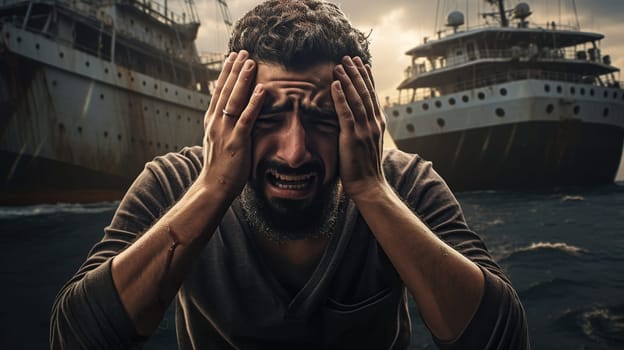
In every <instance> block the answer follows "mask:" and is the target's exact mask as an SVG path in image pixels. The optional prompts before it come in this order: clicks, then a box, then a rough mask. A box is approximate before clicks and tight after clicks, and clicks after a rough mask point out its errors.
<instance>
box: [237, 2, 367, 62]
mask: <svg viewBox="0 0 624 350" xmlns="http://www.w3.org/2000/svg"><path fill="white" fill-rule="evenodd" d="M368 44H369V40H368V36H367V35H365V34H364V33H362V32H361V31H359V30H357V29H356V28H353V26H351V23H350V22H349V20H348V19H347V17H346V16H345V14H344V13H343V12H342V11H341V10H340V8H338V6H336V5H335V4H332V3H329V2H326V1H322V0H296V1H295V0H269V1H266V2H263V3H262V4H260V5H258V6H256V7H255V8H254V9H253V10H251V11H249V12H247V14H245V15H244V16H243V17H242V18H241V19H239V20H238V21H237V22H236V25H235V26H234V29H233V31H232V36H231V37H230V43H229V50H230V52H232V51H235V52H238V51H240V50H243V49H245V50H247V51H249V55H250V58H252V59H254V60H256V61H259V62H266V63H278V64H281V65H282V66H284V67H285V68H286V69H289V70H302V69H305V68H309V67H311V66H313V65H315V64H319V63H328V62H333V63H338V62H340V59H341V58H342V57H343V56H352V57H353V56H359V57H360V58H361V59H362V60H363V61H364V63H369V64H370V61H371V56H370V52H369V50H368Z"/></svg>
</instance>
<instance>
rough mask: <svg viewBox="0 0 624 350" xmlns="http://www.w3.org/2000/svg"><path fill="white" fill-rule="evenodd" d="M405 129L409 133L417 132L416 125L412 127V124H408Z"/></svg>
mask: <svg viewBox="0 0 624 350" xmlns="http://www.w3.org/2000/svg"><path fill="white" fill-rule="evenodd" d="M405 129H407V131H409V132H414V130H415V129H414V125H412V124H407V125H406V126H405Z"/></svg>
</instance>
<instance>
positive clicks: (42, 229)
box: [0, 184, 624, 350]
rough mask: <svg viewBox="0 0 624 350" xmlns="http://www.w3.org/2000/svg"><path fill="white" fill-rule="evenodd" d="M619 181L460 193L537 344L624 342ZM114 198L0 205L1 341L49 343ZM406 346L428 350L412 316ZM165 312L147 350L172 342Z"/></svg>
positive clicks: (623, 205) (623, 201)
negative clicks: (64, 298)
mask: <svg viewBox="0 0 624 350" xmlns="http://www.w3.org/2000/svg"><path fill="white" fill-rule="evenodd" d="M621 185H624V184H620V185H617V184H614V185H608V186H601V187H590V188H566V189H560V190H555V191H548V192H493V191H492V192H491V191H486V192H469V193H459V194H457V197H458V199H459V201H460V203H461V205H462V208H463V209H464V212H465V214H466V218H467V220H468V223H469V224H470V226H471V227H472V228H473V229H474V230H475V231H476V232H477V233H479V234H480V235H481V237H482V238H483V240H484V241H485V243H486V245H487V246H488V249H489V250H490V252H491V254H492V255H493V257H494V258H495V259H496V261H498V262H499V263H500V264H501V266H502V267H503V268H504V270H505V271H506V272H507V274H508V275H509V277H510V278H511V281H512V283H513V284H514V286H515V288H516V290H517V291H518V294H519V295H520V298H521V299H522V302H523V305H524V307H525V309H526V313H527V317H528V324H529V331H530V337H531V344H532V347H533V349H624V186H621ZM117 204H118V203H96V204H89V205H78V204H57V205H38V206H27V207H0V277H1V278H2V287H1V288H0V300H1V301H2V304H1V305H2V306H0V349H46V348H49V345H48V333H49V318H50V309H51V307H52V303H53V301H54V297H55V295H56V293H57V292H58V290H59V289H60V288H61V286H62V285H63V283H64V282H65V281H66V280H67V279H69V278H70V277H71V275H72V274H73V273H74V272H75V271H76V270H77V269H78V267H79V266H80V264H81V263H82V261H83V260H84V259H85V257H86V255H87V253H88V251H89V249H90V247H91V246H92V245H93V244H94V243H95V242H97V241H98V240H100V239H101V237H102V229H103V227H104V226H106V225H107V224H108V223H109V222H110V219H111V217H112V215H113V213H114V211H115V209H116V207H117ZM412 343H413V344H412V346H411V348H412V349H433V348H434V346H433V345H432V342H431V339H430V336H429V335H428V333H427V332H426V330H425V328H424V327H423V326H422V323H421V322H420V319H419V318H418V316H415V320H414V336H413V342H412ZM175 347H176V346H175V327H174V319H173V315H172V313H171V312H169V313H168V314H167V315H166V317H165V319H164V320H163V322H162V323H161V325H160V327H159V329H158V330H157V331H156V333H155V335H154V337H153V338H152V339H151V340H150V342H149V343H148V344H147V346H146V349H152V350H156V349H172V348H175Z"/></svg>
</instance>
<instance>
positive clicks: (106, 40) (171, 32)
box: [0, 0, 227, 204]
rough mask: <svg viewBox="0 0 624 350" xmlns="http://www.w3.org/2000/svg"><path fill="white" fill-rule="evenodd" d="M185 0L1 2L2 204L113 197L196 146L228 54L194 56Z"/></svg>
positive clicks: (193, 25)
mask: <svg viewBox="0 0 624 350" xmlns="http://www.w3.org/2000/svg"><path fill="white" fill-rule="evenodd" d="M219 4H220V5H221V7H222V8H221V9H222V10H226V11H227V7H226V6H227V5H226V3H225V1H222V0H221V1H219ZM184 5H185V7H182V9H183V10H185V12H182V13H180V12H178V13H175V12H174V11H172V10H171V8H167V2H166V0H165V3H164V4H159V3H157V2H154V1H151V0H36V1H35V0H1V1H0V180H1V181H2V183H1V184H0V186H1V189H0V204H28V203H54V202H94V201H103V200H116V199H119V198H121V196H122V195H123V193H124V192H125V190H126V189H127V187H128V186H129V185H130V184H131V182H132V181H133V179H134V178H135V177H136V175H138V173H139V172H140V171H141V170H142V169H143V167H144V164H145V163H146V162H147V161H149V160H151V159H152V158H154V157H155V156H157V155H160V154H163V153H166V152H170V151H175V150H178V149H180V148H181V147H184V146H188V145H193V144H200V143H201V138H202V135H203V115H204V112H205V110H206V109H207V107H208V104H209V103H210V86H209V84H210V82H211V81H214V79H215V78H216V76H217V74H218V71H219V69H220V67H219V64H218V62H220V61H221V59H222V58H223V57H224V56H223V53H221V54H220V57H219V54H216V56H215V55H214V54H213V55H212V58H216V59H214V60H213V59H209V58H211V57H210V55H201V54H198V51H197V48H196V45H195V39H196V37H197V32H198V28H199V25H200V22H199V18H198V15H197V10H196V7H195V6H194V3H193V2H192V0H185V4H184ZM215 63H216V65H215Z"/></svg>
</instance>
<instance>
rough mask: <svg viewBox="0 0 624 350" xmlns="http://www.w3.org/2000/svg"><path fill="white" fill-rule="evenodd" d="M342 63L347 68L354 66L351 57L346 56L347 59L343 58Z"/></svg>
mask: <svg viewBox="0 0 624 350" xmlns="http://www.w3.org/2000/svg"><path fill="white" fill-rule="evenodd" d="M342 63H343V64H344V65H345V66H352V65H353V61H352V60H351V57H349V56H345V57H343V58H342Z"/></svg>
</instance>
